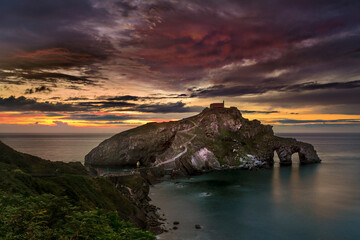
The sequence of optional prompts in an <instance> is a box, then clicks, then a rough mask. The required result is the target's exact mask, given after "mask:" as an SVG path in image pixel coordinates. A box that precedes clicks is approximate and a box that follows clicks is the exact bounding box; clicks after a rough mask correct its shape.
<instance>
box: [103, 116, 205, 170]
mask: <svg viewBox="0 0 360 240" xmlns="http://www.w3.org/2000/svg"><path fill="white" fill-rule="evenodd" d="M188 121H190V122H192V123H193V124H194V126H192V127H191V128H188V129H185V130H182V131H179V132H188V131H191V130H192V129H194V128H195V127H197V126H198V124H196V123H195V122H194V121H193V120H190V119H188ZM188 134H191V133H188ZM191 135H193V136H192V137H191V138H190V139H189V140H188V141H187V142H185V143H183V144H181V145H180V147H184V148H185V149H184V151H182V152H181V153H179V154H177V155H176V156H175V157H173V158H171V159H169V160H166V161H164V162H161V163H158V164H156V165H154V166H151V167H141V168H136V169H131V170H129V171H124V172H111V173H103V174H101V176H106V177H110V176H113V177H125V176H132V175H134V174H139V173H140V171H141V170H143V169H150V168H156V167H159V166H161V165H164V164H167V163H171V162H175V161H176V159H178V158H179V157H181V156H182V155H184V154H185V153H186V152H187V150H188V149H187V145H188V144H189V143H190V142H191V141H192V140H193V139H194V138H195V137H196V136H197V135H196V134H191Z"/></svg>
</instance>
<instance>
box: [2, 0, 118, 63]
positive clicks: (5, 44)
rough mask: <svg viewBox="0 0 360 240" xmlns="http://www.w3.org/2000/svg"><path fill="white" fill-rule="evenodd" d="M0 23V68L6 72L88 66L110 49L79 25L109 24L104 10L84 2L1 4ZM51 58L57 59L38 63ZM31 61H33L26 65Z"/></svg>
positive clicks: (3, 2)
mask: <svg viewBox="0 0 360 240" xmlns="http://www.w3.org/2000/svg"><path fill="white" fill-rule="evenodd" d="M0 21H1V22H2V24H1V25H0V31H1V32H2V34H1V36H0V44H1V47H2V48H3V51H2V54H1V56H0V59H1V60H0V65H1V66H5V67H7V68H11V67H22V68H34V67H46V66H49V67H54V66H72V65H78V64H84V63H89V62H90V60H93V59H102V58H104V57H105V55H104V53H105V51H103V50H105V49H107V48H108V47H109V46H110V45H108V43H107V41H106V39H103V38H100V39H99V38H97V36H96V32H94V31H93V30H91V29H84V28H83V27H82V23H83V22H88V23H91V22H96V23H97V24H104V23H106V22H110V21H111V20H110V18H109V14H108V12H107V11H106V10H105V9H101V8H95V7H94V6H93V5H92V4H91V2H90V1H87V0H79V1H71V0H62V1H46V0H39V1H31V0H25V1H19V0H15V1H2V3H1V9H0ZM29 39H31V41H29ZM18 49H21V50H22V51H19V50H18ZM54 50H55V51H54ZM14 56H15V57H14ZM51 56H53V57H56V56H57V58H50V59H51V60H53V61H50V62H49V63H48V65H46V63H45V62H43V61H41V60H42V59H47V60H49V58H46V57H51ZM43 57H45V58H43ZM84 57H85V58H87V59H84ZM4 58H5V60H6V61H5V60H4ZM31 59H33V60H34V61H28V60H31ZM12 60H14V61H12Z"/></svg>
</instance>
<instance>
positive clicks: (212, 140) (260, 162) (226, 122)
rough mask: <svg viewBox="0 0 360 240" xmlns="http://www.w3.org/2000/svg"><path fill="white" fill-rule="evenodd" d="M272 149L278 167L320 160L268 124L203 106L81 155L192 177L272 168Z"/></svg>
mask: <svg viewBox="0 0 360 240" xmlns="http://www.w3.org/2000/svg"><path fill="white" fill-rule="evenodd" d="M274 151H275V152H276V153H277V154H278V156H279V159H280V163H281V164H283V165H288V164H291V156H292V154H294V153H298V154H299V159H300V162H301V163H317V162H320V159H319V157H318V155H317V153H316V151H315V149H314V147H313V146H312V145H311V144H308V143H304V142H300V141H297V140H295V139H292V138H281V137H278V136H275V135H274V132H273V130H272V126H270V125H263V124H261V123H260V121H258V120H253V121H249V120H248V119H245V118H243V117H242V115H241V113H240V111H239V110H238V109H237V108H234V107H232V108H218V109H209V108H205V109H204V110H203V111H202V112H201V113H200V114H198V115H196V116H193V117H189V118H186V119H182V120H180V121H172V122H165V123H149V124H146V125H143V126H140V127H137V128H134V129H131V130H128V131H125V132H121V133H119V134H116V135H115V136H113V137H111V138H110V139H107V140H105V141H104V142H102V143H101V144H100V145H99V146H98V147H96V148H94V149H93V150H91V152H90V153H89V154H87V155H86V157H85V164H86V165H90V166H120V167H125V168H126V167H135V166H136V163H137V162H138V161H139V162H140V164H141V166H145V167H151V168H149V169H157V170H156V172H162V173H164V172H171V173H172V174H174V175H193V174H197V173H200V172H203V171H208V170H214V169H224V168H234V167H236V168H254V167H256V168H257V167H264V166H271V165H272V164H273V163H274V160H273V158H274Z"/></svg>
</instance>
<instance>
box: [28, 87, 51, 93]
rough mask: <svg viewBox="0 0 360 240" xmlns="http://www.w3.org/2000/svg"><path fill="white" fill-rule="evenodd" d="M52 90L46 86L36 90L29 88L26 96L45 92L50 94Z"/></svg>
mask: <svg viewBox="0 0 360 240" xmlns="http://www.w3.org/2000/svg"><path fill="white" fill-rule="evenodd" d="M51 91H52V90H51V89H50V88H49V87H46V86H41V87H36V88H28V89H26V91H25V94H33V93H40V92H44V93H49V92H51Z"/></svg>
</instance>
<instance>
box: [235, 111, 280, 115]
mask: <svg viewBox="0 0 360 240" xmlns="http://www.w3.org/2000/svg"><path fill="white" fill-rule="evenodd" d="M240 112H241V113H248V114H257V113H260V114H271V113H279V111H251V110H240Z"/></svg>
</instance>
